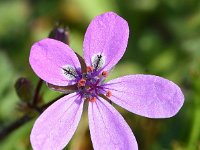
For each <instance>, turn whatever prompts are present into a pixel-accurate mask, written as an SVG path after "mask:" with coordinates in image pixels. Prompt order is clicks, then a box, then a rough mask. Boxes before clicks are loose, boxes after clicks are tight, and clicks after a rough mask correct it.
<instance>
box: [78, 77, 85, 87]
mask: <svg viewBox="0 0 200 150" xmlns="http://www.w3.org/2000/svg"><path fill="white" fill-rule="evenodd" d="M85 83H86V80H85V79H81V80H79V81H78V87H82V86H85Z"/></svg>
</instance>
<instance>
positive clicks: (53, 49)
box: [29, 38, 80, 86]
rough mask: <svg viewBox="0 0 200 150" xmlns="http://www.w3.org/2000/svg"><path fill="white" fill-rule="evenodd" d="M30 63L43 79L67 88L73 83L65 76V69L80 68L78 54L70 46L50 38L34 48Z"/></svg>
mask: <svg viewBox="0 0 200 150" xmlns="http://www.w3.org/2000/svg"><path fill="white" fill-rule="evenodd" d="M29 62H30V65H31V67H32V69H33V70H34V72H35V73H36V74H37V75H38V76H39V77H40V78H41V79H43V80H45V81H46V82H48V83H51V84H54V85H59V86H64V85H65V86H66V85H68V84H69V82H70V81H71V79H70V78H68V76H66V75H65V74H64V72H63V67H64V68H65V67H66V66H70V67H72V69H73V68H74V70H75V69H76V68H80V63H79V61H78V58H77V57H76V54H75V53H74V52H73V50H72V49H71V48H70V47H69V46H68V45H66V44H64V43H62V42H60V41H57V40H53V39H48V38H47V39H43V40H41V41H39V42H37V43H35V44H34V45H33V46H32V48H31V52H30V57H29ZM72 79H73V78H72Z"/></svg>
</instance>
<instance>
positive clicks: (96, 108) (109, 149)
mask: <svg viewBox="0 0 200 150" xmlns="http://www.w3.org/2000/svg"><path fill="white" fill-rule="evenodd" d="M88 116H89V127H90V134H91V139H92V143H93V147H94V149H95V150H137V149H138V146H137V141H136V139H135V137H134V135H133V133H132V131H131V129H130V127H129V126H128V124H127V123H126V122H125V120H124V118H123V117H122V116H121V115H120V113H119V112H118V111H116V110H115V109H114V107H112V106H111V105H110V104H109V103H108V102H107V101H105V100H104V99H102V98H100V100H97V101H96V102H90V103H89V109H88Z"/></svg>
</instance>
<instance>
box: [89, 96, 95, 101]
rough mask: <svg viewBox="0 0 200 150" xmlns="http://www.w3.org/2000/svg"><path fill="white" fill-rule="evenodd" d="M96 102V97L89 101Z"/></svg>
mask: <svg viewBox="0 0 200 150" xmlns="http://www.w3.org/2000/svg"><path fill="white" fill-rule="evenodd" d="M96 100H97V98H96V97H91V98H90V99H89V101H90V102H96Z"/></svg>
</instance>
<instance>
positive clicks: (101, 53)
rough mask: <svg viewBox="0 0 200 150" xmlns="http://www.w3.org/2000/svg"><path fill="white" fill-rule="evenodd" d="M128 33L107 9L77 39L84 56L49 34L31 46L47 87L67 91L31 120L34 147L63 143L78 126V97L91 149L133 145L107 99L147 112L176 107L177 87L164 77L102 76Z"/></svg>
mask: <svg viewBox="0 0 200 150" xmlns="http://www.w3.org/2000/svg"><path fill="white" fill-rule="evenodd" d="M128 36H129V27H128V24H127V22H126V21H125V20H124V19H123V18H121V17H120V16H118V15H117V14H115V13H113V12H108V13H105V14H102V15H99V16H97V17H96V18H94V20H93V21H92V22H91V23H90V25H89V27H88V29H87V31H86V34H85V38H84V42H83V51H84V59H83V58H82V57H80V56H79V55H77V54H75V53H74V52H73V50H72V49H71V48H70V47H69V46H68V45H66V44H64V43H62V42H59V41H56V40H53V39H48V38H47V39H43V40H41V41H39V42H37V43H35V44H34V45H33V46H32V48H31V52H30V59H29V61H30V64H31V67H32V69H33V70H34V72H35V73H36V74H37V75H38V76H39V77H40V78H41V79H43V80H44V81H46V82H47V83H48V86H49V87H50V88H52V89H55V90H57V91H61V92H64V93H70V94H68V95H67V96H64V97H63V98H61V99H60V100H58V101H56V102H55V103H54V104H52V105H51V106H50V107H49V108H48V109H46V110H45V111H44V112H43V113H42V114H41V116H40V117H39V118H38V119H37V120H36V122H35V124H34V127H33V129H32V132H31V144H32V147H33V149H34V150H61V149H63V148H64V147H65V146H66V145H67V144H68V142H69V140H70V139H71V138H72V136H73V134H74V132H75V130H76V128H77V126H78V123H79V121H80V118H81V114H82V111H83V104H84V102H89V106H88V117H89V128H90V134H91V140H92V143H93V147H94V149H95V150H137V149H138V146H137V142H136V139H135V137H134V135H133V133H132V131H131V129H130V127H129V126H128V124H127V123H126V122H125V120H124V119H123V117H122V116H121V115H120V114H119V113H118V111H116V110H115V108H114V107H113V106H112V105H111V104H110V103H109V102H114V103H116V104H118V105H119V106H121V107H123V108H125V109H127V110H128V111H130V112H133V113H135V114H138V115H142V116H145V117H148V118H168V117H172V116H174V115H175V114H176V113H177V112H178V111H179V109H180V108H181V106H182V105H183V102H184V96H183V93H182V92H181V90H180V88H179V87H178V86H177V85H176V84H174V83H173V82H171V81H169V80H167V79H164V78H161V77H158V76H154V75H143V74H137V75H127V76H124V77H119V78H117V79H113V80H111V81H109V82H107V83H105V82H104V81H105V78H106V77H107V76H108V75H109V70H111V69H112V68H113V67H114V66H115V65H116V64H117V62H118V61H119V60H120V59H121V57H122V56H123V54H124V52H125V49H126V46H127V42H128ZM72 92H73V93H72Z"/></svg>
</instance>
